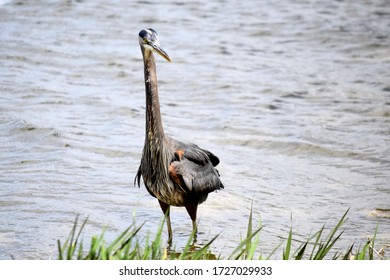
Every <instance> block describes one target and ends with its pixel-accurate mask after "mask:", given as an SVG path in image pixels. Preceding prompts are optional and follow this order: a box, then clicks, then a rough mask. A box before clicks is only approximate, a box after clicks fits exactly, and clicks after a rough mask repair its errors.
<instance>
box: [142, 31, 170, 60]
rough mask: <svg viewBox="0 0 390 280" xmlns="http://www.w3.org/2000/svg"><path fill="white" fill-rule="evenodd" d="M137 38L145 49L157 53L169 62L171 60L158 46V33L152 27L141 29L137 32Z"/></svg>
mask: <svg viewBox="0 0 390 280" xmlns="http://www.w3.org/2000/svg"><path fill="white" fill-rule="evenodd" d="M138 40H139V44H140V45H141V46H142V47H144V48H145V49H146V50H149V51H153V52H155V53H158V54H159V55H161V56H162V57H163V58H165V59H166V60H168V61H169V62H170V61H171V59H170V58H169V56H168V54H167V53H166V52H165V51H164V50H163V49H162V48H161V47H160V43H159V42H158V35H157V32H156V31H155V30H154V29H152V28H148V29H142V30H141V31H140V32H139V34H138Z"/></svg>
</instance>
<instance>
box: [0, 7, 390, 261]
mask: <svg viewBox="0 0 390 280" xmlns="http://www.w3.org/2000/svg"><path fill="white" fill-rule="evenodd" d="M129 2H130V1H129ZM0 27H1V32H0V41H1V44H0V112H1V114H0V259H10V258H12V257H13V258H16V259H49V258H56V252H57V251H56V250H57V248H56V240H57V239H61V240H65V238H66V236H67V234H68V233H69V231H70V229H71V226H72V223H73V221H74V219H75V216H76V214H77V213H78V214H80V218H82V219H84V218H86V217H87V216H89V221H90V222H89V224H88V226H87V228H86V231H85V233H84V239H86V240H87V239H89V237H90V236H91V235H95V234H99V233H100V231H101V229H102V228H103V227H104V226H109V228H108V232H107V239H110V238H111V239H112V238H113V237H114V236H115V235H117V234H118V232H121V231H122V230H124V229H125V228H126V227H127V226H128V225H129V224H131V223H132V220H133V217H135V219H136V221H137V222H138V223H139V224H141V223H142V222H144V221H146V224H145V226H144V228H143V232H142V235H144V236H146V234H147V232H151V233H154V232H155V231H156V229H157V227H158V225H159V223H160V220H161V218H162V213H161V210H160V209H159V206H158V203H157V201H156V200H155V199H153V198H152V197H150V196H149V194H148V193H147V191H146V190H145V189H144V188H143V187H142V188H136V187H133V179H134V176H135V174H136V171H137V168H138V164H139V160H140V157H141V150H142V146H143V141H144V114H145V113H144V110H145V105H144V104H145V96H144V84H143V72H142V67H143V65H142V60H141V53H140V50H139V46H138V37H137V35H138V31H139V30H140V29H142V28H145V27H152V28H154V29H156V30H157V31H158V32H159V34H160V42H161V44H162V46H163V48H164V49H165V50H166V51H167V52H168V54H169V55H170V57H171V58H172V60H173V63H168V62H166V61H164V60H163V59H161V58H158V59H157V68H158V69H157V70H158V73H157V74H158V79H159V86H160V87H159V90H160V98H161V105H162V108H161V110H162V113H163V122H164V125H165V130H166V132H167V133H168V134H170V135H172V136H174V137H175V138H177V139H179V140H182V141H189V142H194V143H197V144H199V145H200V146H202V147H204V148H207V149H209V150H211V151H213V152H214V153H215V154H216V155H218V156H219V158H220V160H221V164H220V165H219V168H218V169H219V171H220V173H221V177H222V180H223V183H224V185H225V186H226V188H225V190H223V191H220V192H218V193H213V194H211V195H210V196H209V199H208V200H207V202H205V203H204V204H202V205H201V206H200V208H199V212H198V215H199V218H200V221H199V228H200V234H199V238H198V239H199V243H202V242H206V241H207V240H209V239H211V238H212V237H214V236H215V235H217V234H220V237H219V238H218V239H217V241H215V243H214V245H213V247H212V249H213V251H214V252H216V253H218V254H219V253H220V252H222V254H223V255H224V254H229V253H230V252H232V249H233V248H234V247H235V246H236V245H237V244H238V242H239V239H240V237H241V236H244V235H245V233H246V226H247V222H248V216H249V209H250V205H251V202H252V201H253V208H254V215H255V217H256V224H257V223H258V220H259V219H260V217H261V221H262V223H263V225H264V230H263V231H262V235H261V240H262V241H263V242H262V244H261V246H260V249H261V251H262V252H264V254H265V255H266V254H267V253H269V252H271V251H272V249H273V248H275V246H276V245H277V244H279V242H280V241H281V240H282V239H281V238H282V237H286V236H287V232H288V230H289V228H290V225H291V223H292V226H293V229H294V232H295V234H296V235H295V236H296V238H297V239H305V238H306V237H307V236H308V235H309V234H310V232H313V231H314V230H318V229H319V228H320V227H321V226H322V225H323V224H324V223H326V224H327V227H332V226H334V225H335V224H336V222H337V221H338V219H339V218H340V217H341V216H342V214H344V212H345V211H346V210H347V209H348V208H349V207H350V212H349V214H348V221H347V223H346V226H345V233H344V234H343V237H342V240H341V241H340V243H339V245H338V246H339V247H340V248H341V249H346V248H347V247H348V246H349V245H350V244H351V243H352V242H353V241H357V243H362V242H365V240H366V237H367V236H370V235H372V234H373V232H374V230H375V227H376V224H377V223H379V233H378V239H377V246H379V247H381V246H385V245H386V244H389V243H390V220H389V219H388V218H386V217H383V216H381V215H372V214H370V213H372V211H374V210H375V209H376V208H383V209H388V208H390V188H389V187H390V186H389V182H390V180H389V179H390V165H389V163H390V153H389V134H390V126H389V123H390V121H389V120H390V98H389V97H390V80H389V77H390V48H389V46H390V6H389V5H388V1H386V0H383V1H380V0H378V1H374V0H373V1H304V0H302V1H278V3H275V2H274V1H247V2H242V1H241V2H237V1H216V2H210V1H196V2H189V3H187V2H166V3H165V2H161V1H131V2H130V3H126V4H124V2H123V1H110V3H106V2H104V1H65V0H64V1H54V0H53V1H2V2H1V6H0ZM291 217H292V220H291ZM172 222H173V230H174V237H175V239H174V243H175V244H176V245H177V247H179V248H180V246H183V244H184V243H185V242H186V240H187V236H188V235H189V228H190V227H191V223H190V219H189V217H188V216H187V214H186V212H185V210H184V209H182V208H174V209H173V210H172Z"/></svg>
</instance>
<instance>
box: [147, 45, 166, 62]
mask: <svg viewBox="0 0 390 280" xmlns="http://www.w3.org/2000/svg"><path fill="white" fill-rule="evenodd" d="M152 48H153V50H154V51H155V52H156V53H158V54H159V55H161V56H162V57H163V58H165V59H166V60H168V61H169V62H171V59H170V58H169V56H168V54H167V53H166V52H165V51H164V50H163V49H162V48H161V47H160V45H158V44H155V45H152Z"/></svg>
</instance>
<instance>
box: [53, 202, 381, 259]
mask: <svg viewBox="0 0 390 280" xmlns="http://www.w3.org/2000/svg"><path fill="white" fill-rule="evenodd" d="M347 214H348V210H347V211H346V212H345V214H344V215H343V216H342V217H341V219H340V220H339V221H338V223H337V224H336V225H335V226H334V227H333V229H332V230H331V231H330V232H329V233H328V234H327V235H326V236H324V235H325V231H326V230H325V225H324V226H323V227H322V228H321V229H320V230H318V231H317V232H315V233H314V234H312V235H310V236H309V237H308V238H307V240H306V241H304V242H302V241H297V240H295V239H293V235H294V234H293V229H292V228H290V231H289V233H288V236H287V237H286V238H285V239H284V240H283V241H282V242H281V243H280V244H279V245H278V246H276V248H275V249H274V250H273V251H272V252H270V253H269V254H268V255H267V256H266V257H264V256H263V255H262V254H261V253H260V252H259V245H260V233H261V230H262V229H263V227H262V225H259V226H258V227H256V228H255V229H254V228H253V217H252V209H251V211H250V215H249V219H248V227H247V232H246V237H245V238H244V239H243V240H241V241H240V242H239V244H238V245H237V247H236V248H235V249H234V250H233V251H232V252H231V254H230V255H228V257H227V258H223V257H221V256H215V255H214V254H213V253H212V252H211V250H210V245H211V244H212V243H213V242H214V241H215V240H216V239H217V238H218V236H215V237H214V238H212V239H211V240H210V241H209V242H207V243H206V244H205V245H202V246H196V245H194V233H193V234H191V236H190V237H189V238H188V241H187V243H186V245H185V246H184V248H182V249H181V250H180V252H177V251H176V250H170V249H168V247H167V246H166V244H165V243H164V242H163V238H162V236H163V234H162V233H163V228H164V222H165V221H164V220H163V221H162V222H161V223H160V225H159V228H158V230H157V233H156V234H155V236H154V237H153V238H151V236H150V235H147V236H146V238H144V239H140V237H139V236H138V235H139V232H140V230H141V228H142V226H143V225H141V226H136V225H135V222H133V224H132V225H131V226H130V227H128V228H127V229H126V230H125V231H123V232H122V233H121V234H120V235H119V236H118V237H117V238H116V239H115V240H114V241H112V242H109V243H107V242H106V240H105V239H104V235H105V230H103V231H102V233H101V234H100V235H98V236H93V237H92V238H91V242H90V245H89V249H86V248H84V246H83V241H82V240H81V233H82V232H83V230H84V227H85V225H86V223H87V222H88V219H85V220H84V221H83V222H82V223H81V225H79V221H78V217H77V218H76V221H75V223H74V225H73V227H72V229H71V231H70V233H69V236H68V238H67V239H66V240H65V242H63V243H62V242H61V241H60V240H58V259H60V260H166V259H178V260H189V259H190V260H211V259H229V260H255V259H283V260H303V259H307V260H323V259H334V260H336V259H343V260H352V259H356V260H373V259H374V258H377V259H380V258H383V257H382V256H381V254H379V253H378V252H377V251H376V250H375V249H374V245H375V238H376V234H377V231H378V227H376V229H375V232H374V234H373V237H372V238H370V239H368V240H367V242H366V243H365V244H364V245H363V246H359V247H358V249H357V250H355V251H354V250H353V249H354V244H352V245H350V246H349V247H348V248H347V249H345V250H344V251H339V250H336V249H335V244H336V243H337V241H338V240H339V239H340V237H341V236H342V234H343V230H341V226H342V225H343V224H344V222H345V220H346V217H347ZM280 247H282V248H283V249H282V255H281V256H280V258H278V256H276V252H278V250H279V249H280Z"/></svg>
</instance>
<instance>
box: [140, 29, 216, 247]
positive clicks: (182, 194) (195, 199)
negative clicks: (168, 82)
mask: <svg viewBox="0 0 390 280" xmlns="http://www.w3.org/2000/svg"><path fill="white" fill-rule="evenodd" d="M139 43H140V47H141V52H142V55H143V61H144V74H145V92H146V133H145V144H144V148H143V153H142V158H141V164H140V167H139V169H138V172H137V175H136V177H135V180H134V183H135V184H136V183H138V186H140V181H141V177H142V179H143V181H144V184H145V187H146V189H147V190H148V192H149V193H150V195H152V196H153V197H155V198H157V199H158V201H159V203H160V207H161V209H162V211H163V212H164V213H165V214H166V216H167V227H168V235H169V240H172V228H171V222H170V216H169V211H170V205H172V206H184V207H185V208H186V209H187V212H188V214H189V215H190V217H191V220H192V224H193V230H194V231H196V212H197V207H198V204H200V203H202V202H204V201H205V200H206V199H207V196H208V194H209V193H210V192H213V191H215V190H219V189H222V188H223V184H222V182H221V180H220V178H219V173H218V171H217V169H215V166H217V165H218V163H219V159H218V158H217V157H216V156H215V155H214V154H213V153H211V152H209V151H207V150H204V149H202V148H199V147H198V146H197V145H195V144H192V143H191V144H186V143H182V142H180V141H177V140H175V139H173V138H171V137H168V136H166V135H165V134H164V129H163V125H162V121H161V114H160V102H159V97H158V90H157V77H156V65H155V60H154V55H153V52H156V53H158V54H160V55H161V56H163V57H164V58H165V59H167V60H168V61H171V60H170V58H169V56H168V55H167V53H166V52H165V51H164V50H163V49H162V48H161V47H160V45H159V42H158V36H157V32H156V31H154V30H153V29H151V28H149V29H144V30H141V31H140V32H139Z"/></svg>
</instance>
